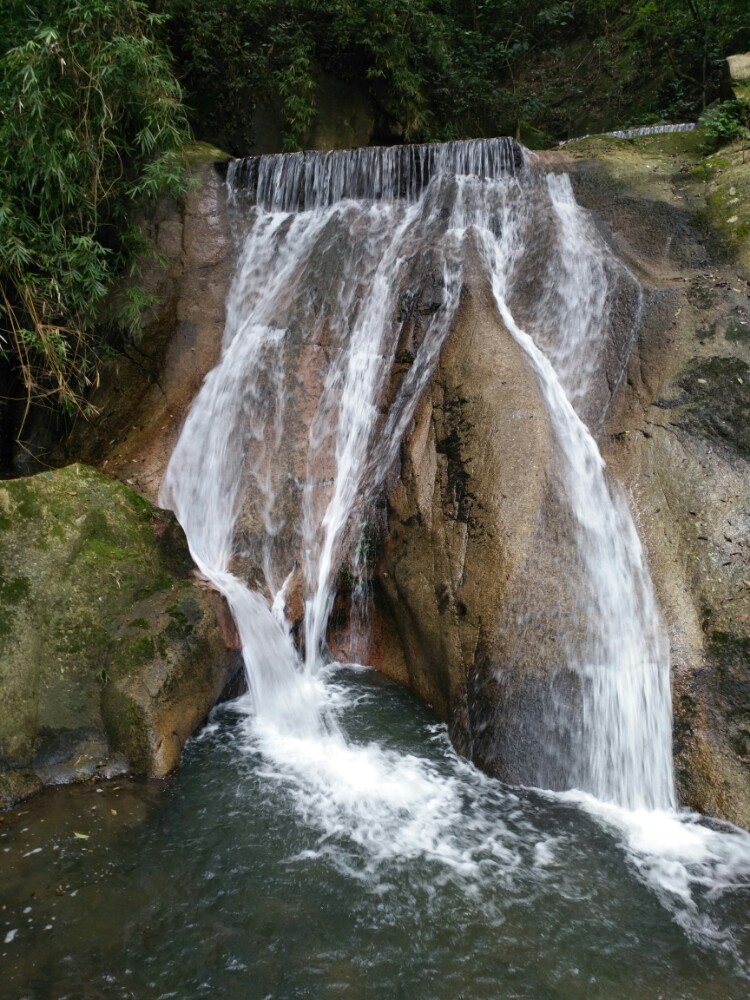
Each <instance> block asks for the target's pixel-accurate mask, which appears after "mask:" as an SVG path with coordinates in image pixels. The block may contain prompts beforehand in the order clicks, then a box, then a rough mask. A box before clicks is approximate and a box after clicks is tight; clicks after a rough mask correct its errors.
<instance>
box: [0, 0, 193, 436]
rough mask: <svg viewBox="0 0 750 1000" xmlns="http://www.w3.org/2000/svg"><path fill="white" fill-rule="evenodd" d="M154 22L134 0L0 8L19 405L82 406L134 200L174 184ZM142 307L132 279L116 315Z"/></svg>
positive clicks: (173, 115) (10, 318)
mask: <svg viewBox="0 0 750 1000" xmlns="http://www.w3.org/2000/svg"><path fill="white" fill-rule="evenodd" d="M159 21H160V18H159V17H157V16H155V15H153V14H152V13H150V12H149V10H148V9H147V8H146V7H145V6H144V4H142V3H139V2H137V0H46V2H43V3H38V4H35V5H34V6H33V7H31V6H30V5H28V4H27V3H26V2H25V0H5V4H4V6H3V10H2V14H0V39H2V41H0V46H2V48H0V367H2V374H3V382H4V384H5V388H6V393H5V394H6V397H7V396H8V395H11V396H13V395H15V396H16V397H17V398H18V397H21V398H22V399H25V400H26V405H28V403H29V402H30V401H31V400H36V401H39V400H43V399H48V400H51V401H53V402H55V403H58V404H60V405H62V407H63V408H65V409H68V410H71V409H75V408H76V407H79V406H80V405H81V399H82V393H83V391H84V390H85V387H86V385H87V384H88V383H90V381H91V380H92V379H93V378H95V372H96V360H97V354H98V349H99V347H100V346H101V341H102V336H101V328H100V325H99V317H100V308H101V304H102V301H103V299H104V297H105V295H106V293H107V291H108V289H109V288H110V286H111V285H112V282H113V280H114V279H115V277H116V276H117V275H119V274H121V273H122V272H123V270H124V269H125V268H127V267H128V266H129V265H130V264H131V262H132V261H133V259H134V254H135V252H136V250H138V249H139V248H140V244H139V240H138V237H137V234H136V232H135V231H133V230H131V229H130V228H129V226H128V216H129V213H130V211H131V209H132V206H133V205H134V203H135V202H137V201H138V200H140V199H143V198H155V197H157V196H159V195H160V194H161V193H162V192H165V191H173V192H174V191H177V190H180V189H181V185H182V173H181V169H180V165H179V162H178V159H177V151H178V150H179V148H180V145H181V143H182V142H183V141H184V139H185V137H186V135H187V134H188V129H187V122H186V118H185V114H184V110H183V107H182V104H181V90H180V86H179V84H178V83H177V80H176V79H175V77H174V75H173V72H172V67H171V60H170V57H169V55H168V53H167V52H166V50H165V49H164V48H163V47H162V46H161V45H160V44H159V43H158V42H157V41H156V40H155V38H154V31H155V30H156V29H157V27H158V24H159ZM139 304H140V303H139V300H138V291H137V288H135V287H134V288H133V289H132V291H131V293H130V300H129V308H130V316H129V317H128V315H127V312H128V303H126V307H125V309H126V316H125V319H126V321H127V320H128V318H129V319H134V318H135V315H136V313H137V309H138V306H139ZM7 430H8V428H7V426H6V428H5V431H6V434H7Z"/></svg>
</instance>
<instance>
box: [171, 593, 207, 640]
mask: <svg viewBox="0 0 750 1000" xmlns="http://www.w3.org/2000/svg"><path fill="white" fill-rule="evenodd" d="M167 614H168V615H169V617H170V618H171V621H170V623H169V625H167V627H166V628H165V629H164V633H163V634H164V635H165V636H167V637H169V638H170V639H187V638H188V636H190V635H192V634H193V631H194V629H195V626H196V625H197V624H198V622H199V621H200V619H201V610H200V608H199V607H198V604H197V602H196V601H195V600H194V599H193V598H190V597H186V598H183V600H182V601H180V602H179V603H175V604H172V605H171V606H170V607H168V608H167Z"/></svg>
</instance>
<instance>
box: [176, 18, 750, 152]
mask: <svg viewBox="0 0 750 1000" xmlns="http://www.w3.org/2000/svg"><path fill="white" fill-rule="evenodd" d="M165 9H166V10H167V11H168V12H169V14H170V16H171V21H170V26H169V42H170V45H171V46H172V48H173V51H174V53H175V57H176V60H177V63H178V66H179V67H180V73H181V75H182V78H183V80H184V83H185V86H186V88H187V90H188V92H189V95H190V97H189V99H190V102H191V104H192V105H193V121H194V124H195V127H196V130H197V131H198V133H199V134H200V135H201V136H203V137H204V138H207V139H209V140H211V141H213V142H216V143H218V144H219V145H222V146H224V147H226V148H229V149H231V150H233V151H234V152H236V153H238V154H244V153H247V152H249V151H251V149H252V146H253V142H254V138H255V137H254V136H253V134H252V121H253V113H254V112H255V110H256V109H258V108H260V109H262V110H264V111H265V112H270V114H271V116H272V117H274V116H280V117H281V118H282V119H283V121H284V124H285V136H284V143H285V147H286V148H288V149H294V148H300V147H302V146H304V144H305V142H306V141H307V137H308V136H309V134H310V128H311V125H312V124H313V123H314V119H315V115H316V95H317V93H318V88H319V86H320V80H321V74H323V73H329V74H331V75H333V76H334V77H335V78H336V79H338V80H342V81H345V82H347V83H351V84H352V86H353V87H354V88H356V89H357V90H358V91H359V92H360V93H363V94H366V95H367V97H368V99H369V101H370V104H371V106H372V107H373V109H374V111H375V115H376V124H375V136H374V138H375V140H376V141H379V142H392V141H399V140H405V139H406V140H424V139H441V140H442V139H453V138H461V137H466V136H473V135H487V134H494V135H497V134H501V133H505V134H507V133H511V134H516V135H519V136H537V137H538V142H539V143H543V142H544V141H545V140H546V139H547V138H548V137H549V136H550V135H555V134H557V135H558V136H560V137H564V136H565V135H566V133H567V130H568V129H569V128H570V127H573V128H575V121H576V118H577V117H578V118H579V119H580V118H581V117H583V118H584V119H585V118H586V116H587V110H586V109H587V106H588V105H590V104H591V100H592V93H591V91H592V89H593V90H594V91H595V94H594V95H593V96H594V98H595V99H596V98H597V97H599V96H601V95H603V97H604V100H603V104H604V106H605V112H604V113H605V116H606V115H609V116H610V117H609V124H610V127H615V126H617V125H623V124H633V123H635V120H636V119H638V120H640V121H641V122H642V123H643V124H646V123H648V122H652V121H659V120H663V119H664V118H665V117H670V116H676V117H682V118H685V117H692V116H695V115H696V114H697V112H698V110H699V109H700V108H701V107H703V106H705V104H706V103H707V102H708V101H709V100H712V99H714V98H715V97H716V96H717V94H718V85H719V77H720V70H721V60H722V59H723V57H724V56H725V55H727V53H728V52H729V51H732V50H735V51H737V50H740V49H742V48H743V47H747V46H750V10H749V9H748V5H747V0H234V2H231V3H230V2H229V0H165ZM597 88H598V90H597ZM634 90H635V91H637V92H638V97H637V101H636V104H635V105H634V104H633V101H634V95H633V91H634ZM571 109H572V110H571ZM631 109H632V110H631ZM623 115H624V116H625V117H626V118H629V120H628V121H624V120H623V117H622V116H623ZM603 124H606V122H605V123H603Z"/></svg>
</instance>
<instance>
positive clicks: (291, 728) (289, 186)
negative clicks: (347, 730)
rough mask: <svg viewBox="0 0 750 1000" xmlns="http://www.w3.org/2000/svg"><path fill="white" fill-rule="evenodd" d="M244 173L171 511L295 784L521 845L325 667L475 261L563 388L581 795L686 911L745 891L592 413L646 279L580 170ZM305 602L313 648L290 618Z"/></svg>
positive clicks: (299, 164) (507, 317)
mask: <svg viewBox="0 0 750 1000" xmlns="http://www.w3.org/2000/svg"><path fill="white" fill-rule="evenodd" d="M228 183H229V186H230V189H231V193H232V198H233V200H234V203H235V206H236V208H237V211H238V213H239V214H240V216H241V224H242V226H243V227H244V229H245V230H246V236H245V240H244V246H243V250H242V255H241V259H240V262H239V265H238V268H237V272H236V275H235V279H234V282H233V286H232V289H231V292H230V296H229V300H228V303H227V325H226V330H225V335H224V344H223V353H222V358H221V361H220V363H219V365H218V366H217V368H216V369H215V370H214V371H213V372H212V373H211V374H210V375H209V376H208V378H207V379H206V382H205V384H204V386H203V388H202V390H201V392H200V393H199V395H198V397H197V398H196V400H195V402H194V404H193V407H192V409H191V411H190V414H189V416H188V418H187V421H186V423H185V426H184V428H183V431H182V434H181V437H180V439H179V441H178V443H177V446H176V448H175V450H174V453H173V455H172V457H171V460H170V463H169V467H168V470H167V473H166V475H165V479H164V484H163V487H162V502H163V504H164V505H165V506H167V507H170V508H171V509H173V510H174V511H175V513H176V514H177V516H178V518H179V520H180V522H181V523H182V525H183V527H184V528H185V532H186V535H187V537H188V541H189V544H190V548H191V551H192V553H193V556H194V558H195V561H196V563H197V564H198V566H199V567H200V569H201V570H202V572H203V573H204V574H205V575H206V577H207V578H208V579H209V580H211V581H212V582H213V584H214V585H215V586H216V587H217V588H218V589H219V590H220V591H221V592H222V593H224V594H225V596H226V597H227V599H228V601H229V604H230V606H231V609H232V612H233V614H234V616H235V619H236V621H237V625H238V629H239V633H240V636H241V641H242V650H243V656H244V659H245V664H246V670H247V677H248V685H249V689H250V707H249V715H248V726H249V729H250V732H251V735H252V740H253V741H254V742H253V746H254V747H255V749H256V750H257V752H259V753H261V754H262V755H263V757H264V759H265V760H266V761H267V762H268V763H267V769H268V773H269V774H275V775H276V776H278V777H280V778H281V779H282V780H283V781H284V782H286V783H288V784H289V785H290V787H293V788H294V789H296V791H295V792H293V794H294V795H295V796H296V801H297V803H298V807H299V809H300V811H301V813H302V815H303V816H304V817H305V818H306V821H308V822H309V823H311V824H312V825H317V826H318V827H319V828H320V829H321V830H322V831H323V832H324V833H325V832H326V831H328V834H331V831H334V830H336V831H338V832H340V831H341V830H342V829H345V830H346V831H347V836H349V837H350V839H351V840H352V841H353V842H356V843H358V844H360V845H365V846H366V847H367V849H368V850H371V851H372V854H373V857H380V856H382V855H383V852H385V853H387V854H388V856H389V857H392V856H395V855H399V856H402V857H413V856H416V855H426V856H429V857H433V858H437V857H439V858H440V859H441V861H442V862H443V863H444V864H446V865H449V866H454V867H455V868H456V869H460V870H461V871H462V872H463V873H466V872H467V871H470V870H471V871H473V870H475V869H476V871H477V873H479V871H480V865H481V861H480V859H481V858H483V857H486V856H492V857H493V858H496V859H497V858H500V857H503V856H505V855H504V852H505V851H506V850H507V845H504V844H503V836H504V834H501V833H498V832H497V831H495V832H489V831H487V830H485V829H483V830H482V831H481V833H480V834H477V841H476V843H475V844H473V845H472V844H470V845H469V846H467V844H466V842H465V840H464V839H462V838H464V837H465V835H466V829H465V823H464V821H463V819H462V816H463V814H464V811H465V806H464V805H463V804H462V803H463V801H464V799H463V796H464V793H463V792H462V791H461V788H460V787H459V783H458V782H457V779H456V778H451V779H447V778H445V777H441V776H440V775H438V774H437V773H436V772H435V771H434V770H433V769H432V768H431V767H430V766H428V765H427V764H426V763H425V762H423V761H420V760H419V759H417V758H415V757H414V756H410V755H406V756H403V755H402V756H399V755H397V754H395V753H394V752H393V751H391V750H388V749H386V748H383V747H380V746H378V745H377V744H376V743H374V742H369V743H365V744H362V743H356V742H353V741H350V740H348V739H347V738H346V736H345V734H344V732H343V730H342V726H341V710H342V704H343V702H342V699H344V701H345V697H344V695H343V694H342V690H341V688H340V687H339V686H338V685H337V684H336V683H335V682H332V681H331V679H330V676H329V674H330V671H329V670H328V668H327V667H326V662H325V661H326V646H325V637H326V628H327V624H328V620H329V615H330V613H331V607H332V601H333V596H334V586H335V577H336V574H337V571H338V569H339V566H340V565H341V564H342V562H344V561H345V560H346V559H347V558H349V557H350V556H351V554H352V551H353V549H354V547H355V545H356V537H355V535H356V530H355V526H356V523H357V519H358V518H361V517H363V516H364V515H365V514H366V512H367V509H368V503H369V501H370V499H371V498H372V497H373V495H374V493H375V492H376V490H377V489H378V487H379V486H380V485H381V484H382V483H383V481H384V479H385V478H386V476H387V475H388V473H389V471H390V470H391V469H392V468H393V465H394V461H395V459H396V457H397V454H398V449H399V446H400V443H401V441H402V439H403V436H404V434H405V433H406V431H407V430H408V427H409V425H410V422H411V420H412V417H413V415H414V412H415V409H416V405H417V403H418V401H419V398H420V395H421V394H422V392H423V390H424V388H425V387H426V385H427V383H428V381H429V379H430V376H431V374H432V372H433V369H434V366H435V363H436V361H437V358H438V357H439V354H440V351H441V348H442V346H443V343H444V341H445V338H446V337H447V335H448V333H449V332H450V329H451V322H452V319H453V317H454V315H455V313H456V309H457V307H458V303H459V298H460V293H461V287H462V280H463V268H464V260H465V254H466V250H467V248H468V247H472V248H473V249H474V251H477V250H478V252H479V257H480V259H481V261H482V262H483V267H484V268H485V272H486V277H487V280H488V282H490V284H491V287H492V291H493V294H494V299H495V303H496V306H497V310H498V312H499V315H500V317H501V318H502V320H503V322H504V324H505V326H506V327H507V329H508V330H509V331H510V333H511V334H512V336H513V337H514V338H515V339H516V341H517V342H518V344H519V345H520V347H521V348H522V349H523V351H524V352H525V354H526V356H527V358H528V361H529V364H530V366H531V368H532V369H533V371H534V372H535V374H536V377H537V379H538V382H539V385H540V389H541V392H542V395H543V398H544V400H545V402H546V405H547V408H548V412H549V418H550V422H551V426H552V427H553V430H554V434H555V439H556V443H557V449H558V460H559V470H558V472H559V477H560V481H561V482H562V483H563V484H564V489H565V495H566V500H565V502H566V504H567V506H568V508H569V514H570V518H571V521H572V523H573V524H574V526H575V540H574V541H575V545H574V548H575V551H576V553H577V556H576V566H575V567H573V568H572V569H571V574H572V578H574V579H575V581H576V583H577V584H578V585H579V589H580V591H581V592H580V594H578V596H577V602H578V603H577V606H578V607H580V608H581V625H580V628H579V629H578V633H577V635H576V636H575V637H572V636H571V637H563V641H562V642H561V659H562V660H564V661H565V662H564V666H565V667H566V669H569V670H572V671H574V672H575V673H576V675H577V676H578V678H579V679H580V686H581V705H580V711H581V718H580V719H579V720H578V723H577V725H578V727H579V730H580V733H581V734H582V737H581V739H580V745H577V746H576V748H575V753H573V754H572V756H571V764H570V769H569V770H570V773H569V774H568V776H567V782H566V784H567V787H569V788H575V789H578V791H577V792H576V793H575V794H576V795H577V796H578V799H577V801H584V802H585V803H586V804H587V808H590V809H591V811H594V812H595V813H597V815H599V816H601V817H602V818H603V819H604V820H605V821H606V822H607V824H608V825H610V826H614V827H616V828H618V829H621V830H623V831H624V835H625V838H626V841H627V843H628V845H629V850H631V851H632V852H633V857H634V858H635V859H636V861H635V863H636V865H637V866H638V867H639V869H641V870H642V871H643V872H644V877H645V878H647V880H649V881H650V882H651V883H652V884H653V885H655V886H656V888H657V890H658V891H659V892H660V894H661V895H662V896H665V897H669V899H670V900H674V899H675V898H679V899H680V900H681V901H682V902H683V903H684V910H683V911H681V913H683V915H684V914H685V913H688V914H689V913H690V912H691V907H692V908H693V909H694V904H693V902H692V897H691V886H692V885H693V884H694V883H695V884H706V883H707V882H710V881H711V878H712V877H713V876H712V875H711V874H710V873H712V872H715V871H717V870H718V869H720V868H721V869H722V870H723V871H724V872H725V873H726V871H728V870H730V869H732V871H735V872H739V873H740V875H741V876H742V877H745V876H746V875H747V872H748V870H750V860H748V859H750V849H748V847H747V843H746V840H745V839H743V840H742V842H741V847H739V848H738V846H737V844H738V840H737V838H736V837H735V839H732V838H731V837H729V835H726V836H725V835H724V834H722V833H719V832H715V831H709V830H708V829H704V828H702V827H700V828H699V827H698V826H697V825H696V824H695V822H694V820H692V819H691V820H690V822H689V824H688V825H687V826H685V825H681V823H680V822H679V821H678V819H677V818H676V814H675V813H673V812H672V810H673V809H674V808H675V793H674V787H673V780H672V766H671V707H670V693H669V662H668V655H667V646H666V642H665V639H664V636H663V632H662V629H661V626H660V623H659V618H658V614H657V611H656V607H655V603H654V598H653V594H652V589H651V584H650V580H649V576H648V571H647V569H646V566H645V561H644V557H643V553H642V550H641V547H640V543H639V541H638V536H637V533H636V530H635V527H634V525H633V521H632V518H631V516H630V513H629V510H628V507H627V504H626V502H625V499H624V497H623V496H622V495H621V494H620V493H619V492H618V491H617V489H616V488H615V487H614V486H613V485H612V484H610V483H609V482H608V481H607V478H606V475H605V470H604V463H603V461H602V458H601V455H600V454H599V451H598V448H597V446H596V443H595V441H594V438H593V437H592V435H591V433H590V432H589V430H588V429H587V427H586V424H585V423H584V419H591V418H592V414H591V413H589V410H590V409H591V398H592V394H595V392H596V382H597V376H598V375H599V374H600V373H601V357H600V353H601V331H602V330H604V329H605V328H606V325H607V323H608V313H609V309H610V308H611V302H612V287H613V284H616V283H617V282H619V281H631V282H634V279H632V277H630V276H629V275H628V274H627V272H626V271H625V269H624V268H623V267H622V266H621V265H619V264H618V263H617V261H616V260H615V259H614V258H613V257H612V256H611V254H610V253H609V252H608V251H607V249H606V247H605V245H604V244H603V242H602V241H601V240H600V239H599V237H598V236H597V235H596V233H595V231H594V229H593V227H592V226H591V224H590V223H589V222H588V220H587V218H586V216H585V213H583V212H582V210H581V209H580V208H579V207H578V206H577V205H576V203H575V199H574V198H573V195H572V191H571V188H570V183H569V181H568V180H567V178H566V177H564V176H556V175H545V174H544V173H543V172H542V171H540V170H537V169H536V168H535V167H534V166H533V164H529V163H527V162H526V155H525V154H524V152H523V151H522V150H521V149H520V147H518V146H517V145H516V144H515V143H513V142H512V141H510V140H488V141H475V142H469V143H450V144H446V145H444V146H424V147H406V148H402V149H394V150H374V149H370V150H359V151H353V152H338V153H330V154H294V155H291V156H277V157H260V158H255V159H253V160H250V161H241V162H239V163H236V164H233V165H232V166H231V167H230V171H229V177H228ZM540 212H541V217H543V218H544V220H545V225H546V226H547V227H548V228H547V230H546V232H545V239H547V240H548V241H549V242H550V248H551V249H550V251H549V253H548V255H547V258H546V259H547V260H548V262H549V263H548V266H547V271H548V273H545V274H543V275H540V276H539V285H538V287H537V288H536V289H535V293H534V294H533V295H532V296H531V297H529V295H528V293H527V292H526V293H525V294H524V295H521V294H520V293H519V291H518V289H517V288H516V285H515V278H516V275H517V272H518V269H519V266H520V264H521V262H522V261H523V258H524V255H525V253H526V246H527V243H528V241H529V240H530V239H531V237H532V234H533V232H534V229H535V227H536V226H537V225H538V219H539V217H540V215H539V213H540ZM426 254H429V255H430V262H431V263H430V267H431V271H432V274H433V276H434V290H435V301H434V303H433V305H432V306H431V308H430V309H428V310H425V315H424V317H423V318H424V323H423V335H422V337H421V339H420V341H419V343H418V344H417V345H416V351H415V353H414V356H413V358H410V361H411V364H410V366H409V367H408V371H407V373H406V374H405V376H404V377H403V378H402V379H401V381H400V382H399V383H398V384H396V385H394V384H392V382H391V370H392V366H393V362H394V358H395V357H396V355H397V353H398V351H399V343H400V336H401V333H402V329H403V325H404V312H405V310H403V309H401V305H400V304H401V303H403V302H408V300H409V295H410V294H411V292H410V289H411V278H412V276H413V273H414V269H415V267H416V266H417V265H416V263H415V262H417V261H419V260H421V259H422V258H424V256H425V255H426ZM600 416H601V414H600V413H599V414H594V419H598V418H599V417H600ZM241 576H242V577H244V578H245V579H241V578H240V577H241ZM245 580H249V581H251V582H245ZM294 594H296V597H297V600H298V603H300V604H301V605H303V606H304V636H303V637H302V636H298V639H299V645H300V646H301V649H302V652H301V653H300V652H298V651H297V648H296V646H295V642H294V639H293V635H292V623H291V622H288V621H287V620H286V619H285V617H284V608H285V607H286V606H287V605H288V604H289V603H291V602H292V597H293V596H294ZM541 783H542V784H544V783H545V782H544V780H543V779H542V782H541ZM586 795H588V796H589V798H587V797H586ZM633 810H635V811H636V812H633ZM635 816H638V817H640V819H638V820H637V821H636V820H635V819H633V817H635ZM645 816H649V817H655V816H659V817H661V819H659V821H658V822H657V821H656V820H655V819H648V820H644V819H643V817H645ZM657 828H658V829H657ZM678 830H679V831H680V833H679V835H677V834H676V832H675V831H678ZM644 831H647V832H644ZM527 833H528V835H529V836H530V837H532V838H533V836H534V835H533V831H532V829H531V827H529V830H528V831H527ZM733 836H734V835H733ZM737 836H739V835H737ZM722 838H724V839H722ZM674 844H678V845H679V846H678V847H676V848H674V847H673V845H674ZM376 845H377V846H376ZM681 850H682V853H680V851H681ZM670 852H671V853H670ZM738 852H739V853H738ZM737 857H740V858H741V859H744V860H741V861H739V862H738V861H737V860H736V859H737ZM644 858H645V859H646V860H644ZM732 877H734V876H732ZM730 881H731V879H730ZM684 922H685V924H686V926H687V925H688V923H689V921H688V919H687V917H685V920H684ZM691 926H692V925H691ZM696 933H698V932H697V931H696Z"/></svg>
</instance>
